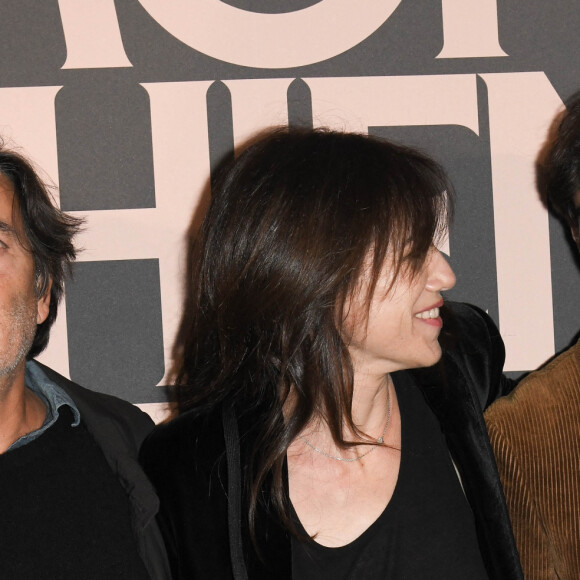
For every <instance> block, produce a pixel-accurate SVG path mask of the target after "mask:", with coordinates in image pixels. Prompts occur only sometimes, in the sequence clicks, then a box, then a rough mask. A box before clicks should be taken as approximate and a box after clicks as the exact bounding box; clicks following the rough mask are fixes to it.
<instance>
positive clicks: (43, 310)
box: [36, 280, 52, 324]
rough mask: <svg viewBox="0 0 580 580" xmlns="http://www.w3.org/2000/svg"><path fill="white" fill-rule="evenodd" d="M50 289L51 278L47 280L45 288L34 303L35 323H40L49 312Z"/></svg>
mask: <svg viewBox="0 0 580 580" xmlns="http://www.w3.org/2000/svg"><path fill="white" fill-rule="evenodd" d="M51 289H52V280H49V281H48V284H47V285H46V289H45V290H44V293H43V294H42V296H39V297H38V302H37V303H36V324H42V323H43V322H44V321H45V320H46V317H47V316H48V313H49V312H50V291H51Z"/></svg>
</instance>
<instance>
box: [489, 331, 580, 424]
mask: <svg viewBox="0 0 580 580" xmlns="http://www.w3.org/2000/svg"><path fill="white" fill-rule="evenodd" d="M579 407H580V342H578V343H577V344H575V345H574V346H572V347H571V348H569V349H568V350H566V351H564V352H563V353H561V354H560V355H559V356H557V357H556V358H554V359H553V360H552V361H550V362H549V363H548V364H546V365H545V366H544V367H542V368H540V369H539V370H537V371H534V372H532V373H530V374H529V375H528V376H527V377H525V378H524V379H522V381H520V383H519V384H518V386H517V387H516V388H515V389H514V391H513V392H512V393H510V394H509V395H507V396H506V397H502V398H501V399H498V400H497V401H496V402H495V403H494V404H493V405H492V406H491V407H490V408H489V409H488V410H487V412H486V415H485V418H486V422H487V423H488V424H494V425H498V426H500V425H501V426H503V427H504V428H508V427H511V428H512V429H513V428H516V426H517V425H518V424H519V423H524V422H526V421H527V420H528V419H529V417H530V416H531V415H534V416H537V415H541V416H542V417H543V420H544V421H545V420H546V418H547V416H548V415H557V414H558V413H559V412H560V411H561V410H562V409H563V408H567V409H570V408H573V409H576V410H578V408H579Z"/></svg>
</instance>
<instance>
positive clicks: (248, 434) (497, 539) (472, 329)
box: [141, 303, 523, 580]
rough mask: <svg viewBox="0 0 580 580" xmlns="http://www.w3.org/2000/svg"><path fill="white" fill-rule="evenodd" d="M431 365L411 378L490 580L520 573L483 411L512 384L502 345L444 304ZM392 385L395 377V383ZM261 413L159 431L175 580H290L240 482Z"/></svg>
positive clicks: (198, 414)
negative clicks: (456, 479)
mask: <svg viewBox="0 0 580 580" xmlns="http://www.w3.org/2000/svg"><path fill="white" fill-rule="evenodd" d="M443 316H444V320H445V324H444V328H446V329H447V330H446V332H445V335H444V336H443V335H442V336H441V339H440V340H441V344H442V346H443V352H444V354H443V357H442V359H441V361H440V363H438V364H437V365H436V366H434V367H431V368H428V369H419V370H414V371H402V372H412V373H413V376H414V379H415V381H416V382H417V383H418V385H419V387H420V388H421V390H422V392H423V394H424V396H425V398H426V400H427V402H428V403H429V405H430V407H431V409H432V410H433V412H434V414H435V415H436V416H437V418H438V420H439V422H440V424H441V429H442V431H443V433H444V434H445V436H446V440H447V444H448V446H449V450H450V452H451V455H452V457H453V460H454V462H455V464H456V466H457V468H458V470H459V472H460V474H461V479H462V483H463V486H464V490H465V494H466V496H467V499H468V500H469V503H470V505H471V508H472V510H473V513H474V515H475V520H476V527H477V534H478V540H479V544H480V549H481V553H482V555H483V559H484V562H485V565H486V568H487V571H488V574H489V577H490V579H494V580H516V579H522V578H523V574H522V570H521V566H520V562H519V558H518V553H517V549H516V546H515V541H514V538H513V534H512V530H511V526H510V521H509V517H508V512H507V508H506V503H505V499H504V495H503V491H502V489H501V485H500V480H499V476H498V472H497V468H496V465H495V460H494V457H493V454H492V450H491V446H490V442H489V438H488V435H487V431H486V428H485V423H484V421H483V411H484V410H485V408H487V407H488V406H489V405H490V404H491V403H492V402H493V401H494V400H495V399H496V398H497V397H499V396H501V395H504V394H506V393H507V392H509V391H510V390H511V388H512V387H513V384H512V383H511V382H510V381H508V380H506V379H505V377H504V376H503V375H502V366H503V362H504V358H505V351H504V346H503V342H502V340H501V337H500V335H499V332H498V330H497V328H496V327H495V325H494V324H493V322H492V321H491V319H490V318H489V317H488V316H487V315H486V314H485V313H484V312H482V311H481V310H479V309H478V308H475V307H472V306H469V305H465V304H459V303H447V305H446V312H445V313H444V314H443ZM394 379H395V380H396V373H395V376H394ZM259 421H260V416H259V413H257V414H254V415H252V416H244V417H243V418H242V419H239V420H238V419H237V418H236V413H235V412H232V411H231V410H228V409H222V408H221V407H219V408H214V409H213V410H211V411H209V412H208V411H201V410H197V409H194V410H191V411H189V412H187V413H184V414H183V415H181V416H179V417H178V418H177V419H175V420H174V421H173V422H171V423H169V424H166V425H162V426H159V427H157V428H156V429H155V430H154V431H153V433H152V434H151V435H150V436H149V437H148V439H147V440H146V441H145V443H144V445H143V448H142V452H141V458H142V462H143V465H144V467H145V470H146V472H147V473H148V475H149V476H150V478H151V480H152V481H153V483H154V485H155V486H156V488H157V490H158V493H159V496H160V498H161V511H160V516H159V523H160V527H161V530H162V532H163V534H164V536H165V539H166V545H167V548H168V554H169V559H170V562H171V566H172V571H173V574H174V578H176V579H187V580H194V579H205V578H212V579H224V580H225V579H227V580H230V579H235V580H243V579H245V578H248V579H250V580H266V579H272V578H276V579H277V580H292V570H291V561H292V556H291V541H290V538H289V536H288V534H287V533H286V531H285V530H284V529H283V528H282V527H281V526H280V525H279V523H278V522H277V521H276V519H275V517H273V516H272V515H271V514H270V513H268V512H267V510H266V509H265V508H263V509H261V511H259V512H258V514H257V520H256V528H257V537H258V538H259V543H260V545H259V549H260V553H261V556H262V558H263V559H260V558H259V557H258V556H257V554H256V551H255V549H254V548H253V546H252V543H251V540H250V537H249V533H248V525H247V516H246V514H247V507H246V506H247V497H246V495H245V493H244V488H245V486H243V485H242V482H243V481H244V477H245V470H244V469H245V465H246V463H245V460H244V458H245V457H247V455H248V452H249V450H250V449H252V445H253V432H254V428H255V426H256V424H259Z"/></svg>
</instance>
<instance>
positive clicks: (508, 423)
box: [486, 92, 580, 580]
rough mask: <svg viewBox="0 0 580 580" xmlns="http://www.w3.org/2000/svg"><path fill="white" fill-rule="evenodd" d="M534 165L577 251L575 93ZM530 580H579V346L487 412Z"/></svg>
mask: <svg viewBox="0 0 580 580" xmlns="http://www.w3.org/2000/svg"><path fill="white" fill-rule="evenodd" d="M552 129H553V131H552V132H551V133H552V134H551V136H550V138H549V140H548V142H547V144H546V146H545V147H544V149H543V150H542V152H541V154H540V156H539V158H538V164H537V176H538V187H539V190H540V193H541V196H542V199H543V201H544V203H545V204H546V205H547V206H548V207H549V208H550V209H551V210H552V211H553V212H555V213H556V214H557V215H558V216H560V218H562V219H563V220H564V222H565V223H566V225H567V226H568V227H569V228H570V230H571V232H572V237H573V238H574V240H575V242H576V245H577V246H578V248H579V249H580V235H579V231H580V223H579V217H580V92H578V93H576V94H575V95H574V96H573V97H572V98H571V99H570V101H569V102H568V104H567V110H565V111H564V112H563V113H562V114H561V115H560V116H558V117H557V118H556V120H555V122H554V125H553V127H552ZM486 422H487V425H488V429H489V435H490V439H491V442H492V445H493V447H494V451H495V455H496V459H497V464H498V468H499V472H500V476H501V479H502V483H503V486H504V492H505V496H506V499H507V503H508V508H509V510H510V517H511V520H512V524H513V529H514V534H515V537H516V542H517V545H518V550H519V552H520V557H521V561H522V566H523V569H524V574H525V577H526V578H527V579H532V580H535V579H544V578H546V579H547V578H550V579H552V578H554V579H556V578H558V579H570V580H572V579H575V580H577V579H578V578H580V341H578V342H577V343H576V344H575V345H574V346H572V347H571V348H570V349H568V350H567V351H566V352H564V353H563V354H561V355H560V356H558V357H557V358H555V359H554V360H553V361H552V362H550V363H549V364H548V365H546V366H545V367H544V368H542V369H540V370H538V371H536V372H534V373H532V374H531V375H529V376H528V377H526V378H525V379H524V380H523V381H522V382H521V383H520V384H519V385H518V387H517V388H516V389H515V391H514V392H513V393H512V394H511V395H509V396H508V397H505V398H504V399H500V400H498V401H497V402H496V403H495V404H494V405H492V406H491V407H490V408H489V409H488V411H487V413H486Z"/></svg>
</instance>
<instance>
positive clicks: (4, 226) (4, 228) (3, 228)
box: [0, 220, 18, 237]
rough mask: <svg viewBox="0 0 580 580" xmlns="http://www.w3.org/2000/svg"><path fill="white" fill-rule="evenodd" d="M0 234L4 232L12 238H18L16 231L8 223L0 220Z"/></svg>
mask: <svg viewBox="0 0 580 580" xmlns="http://www.w3.org/2000/svg"><path fill="white" fill-rule="evenodd" d="M0 232H5V233H7V234H10V235H12V236H15V237H18V232H17V231H16V229H15V228H14V227H13V226H11V225H10V224H9V223H6V222H3V221H1V220H0Z"/></svg>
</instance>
